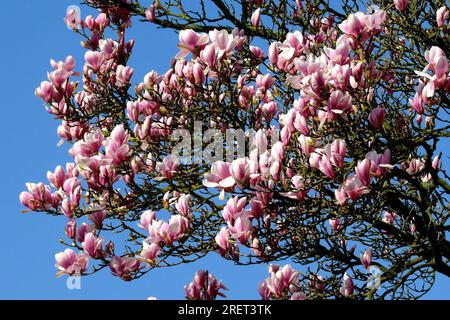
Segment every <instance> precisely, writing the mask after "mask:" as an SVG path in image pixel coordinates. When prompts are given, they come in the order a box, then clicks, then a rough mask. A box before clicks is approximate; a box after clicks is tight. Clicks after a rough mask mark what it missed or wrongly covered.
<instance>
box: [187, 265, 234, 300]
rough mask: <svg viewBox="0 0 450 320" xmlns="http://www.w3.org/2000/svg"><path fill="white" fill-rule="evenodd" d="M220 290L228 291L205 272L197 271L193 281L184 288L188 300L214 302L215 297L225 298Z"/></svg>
mask: <svg viewBox="0 0 450 320" xmlns="http://www.w3.org/2000/svg"><path fill="white" fill-rule="evenodd" d="M221 290H228V289H227V288H226V287H225V286H224V285H223V284H222V282H220V281H219V280H217V278H216V277H214V276H213V275H212V274H210V273H209V272H208V271H206V270H200V271H197V273H196V274H195V277H194V280H193V281H192V282H191V283H189V284H188V285H186V286H184V293H185V296H186V299H188V300H215V299H216V298H217V296H220V297H226V296H225V294H224V293H223V292H221Z"/></svg>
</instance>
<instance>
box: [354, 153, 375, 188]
mask: <svg viewBox="0 0 450 320" xmlns="http://www.w3.org/2000/svg"><path fill="white" fill-rule="evenodd" d="M371 165H372V162H371V161H370V160H368V159H364V160H363V161H358V165H357V166H356V169H355V171H356V175H357V177H358V179H359V181H361V183H362V184H363V185H364V186H366V187H368V186H369V185H370V179H371V175H370V172H371Z"/></svg>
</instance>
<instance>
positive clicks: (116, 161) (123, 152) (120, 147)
mask: <svg viewBox="0 0 450 320" xmlns="http://www.w3.org/2000/svg"><path fill="white" fill-rule="evenodd" d="M129 138H130V135H129V134H128V133H127V131H126V130H125V129H124V127H123V125H122V124H120V125H117V126H116V127H115V128H114V129H113V130H112V131H111V135H110V136H109V138H108V143H107V145H106V147H105V151H106V157H107V158H109V159H111V164H113V165H120V164H122V162H123V161H125V160H127V159H128V158H129V156H130V154H131V150H130V146H129V145H128V140H129Z"/></svg>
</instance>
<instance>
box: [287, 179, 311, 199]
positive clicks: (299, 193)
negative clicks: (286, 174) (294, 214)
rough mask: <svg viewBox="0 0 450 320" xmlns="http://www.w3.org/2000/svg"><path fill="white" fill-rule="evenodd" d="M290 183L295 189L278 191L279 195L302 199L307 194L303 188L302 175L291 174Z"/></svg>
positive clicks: (303, 180)
mask: <svg viewBox="0 0 450 320" xmlns="http://www.w3.org/2000/svg"><path fill="white" fill-rule="evenodd" d="M291 184H292V186H293V187H294V189H295V191H289V192H280V195H281V196H283V197H287V198H291V199H296V200H304V199H305V197H306V194H307V190H305V179H304V178H303V177H302V176H298V175H296V176H293V177H292V178H291Z"/></svg>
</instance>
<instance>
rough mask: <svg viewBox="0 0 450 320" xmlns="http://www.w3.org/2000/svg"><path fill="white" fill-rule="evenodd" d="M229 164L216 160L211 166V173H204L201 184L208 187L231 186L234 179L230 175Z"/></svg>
mask: <svg viewBox="0 0 450 320" xmlns="http://www.w3.org/2000/svg"><path fill="white" fill-rule="evenodd" d="M230 167H231V164H230V163H228V162H223V161H217V162H215V163H214V164H213V165H212V167H211V173H206V174H205V180H203V185H204V186H205V187H208V188H223V189H226V188H231V187H233V186H234V184H235V183H236V181H235V180H234V178H233V177H232V175H231V170H230Z"/></svg>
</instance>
